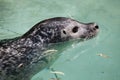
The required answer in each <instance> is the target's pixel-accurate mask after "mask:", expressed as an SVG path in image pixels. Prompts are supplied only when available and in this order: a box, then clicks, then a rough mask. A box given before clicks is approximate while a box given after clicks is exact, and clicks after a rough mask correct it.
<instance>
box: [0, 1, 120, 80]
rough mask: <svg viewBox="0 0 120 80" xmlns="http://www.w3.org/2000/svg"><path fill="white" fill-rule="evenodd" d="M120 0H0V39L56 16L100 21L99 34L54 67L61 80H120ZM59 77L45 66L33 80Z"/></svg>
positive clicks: (71, 48) (61, 58)
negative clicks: (58, 72)
mask: <svg viewBox="0 0 120 80" xmlns="http://www.w3.org/2000/svg"><path fill="white" fill-rule="evenodd" d="M119 3H120V0H73V1H72V0H20V1H18V0H0V39H4V38H12V37H15V36H20V35H22V34H23V33H25V32H26V31H27V30H29V29H30V28H31V27H32V26H33V25H34V24H36V23H37V22H39V21H41V20H43V19H47V18H51V17H56V16H63V17H71V18H74V19H76V20H78V21H81V22H86V23H87V22H96V23H97V24H98V25H99V26H100V33H99V35H98V36H97V37H96V38H94V39H92V40H88V41H85V42H80V43H79V44H73V45H72V46H71V47H70V48H69V49H66V50H65V51H64V52H63V53H61V54H62V55H61V57H60V58H59V59H58V60H57V61H56V62H55V63H54V64H53V65H52V66H51V67H53V68H54V69H55V70H57V71H61V72H63V73H64V74H65V75H64V76H63V75H58V77H60V78H61V80H120V71H119V68H120V62H119V61H120V47H119V45H120V42H119V41H120V9H119ZM50 78H55V76H54V75H53V74H52V73H50V71H49V70H47V69H45V70H43V71H41V72H39V73H38V74H36V75H35V76H34V77H33V78H32V80H50Z"/></svg>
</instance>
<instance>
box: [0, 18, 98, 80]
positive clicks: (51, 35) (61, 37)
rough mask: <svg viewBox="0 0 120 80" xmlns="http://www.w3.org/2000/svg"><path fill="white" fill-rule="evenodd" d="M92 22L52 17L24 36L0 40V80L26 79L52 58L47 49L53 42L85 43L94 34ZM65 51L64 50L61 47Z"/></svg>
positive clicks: (51, 52) (95, 30)
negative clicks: (78, 41) (82, 41)
mask: <svg viewBox="0 0 120 80" xmlns="http://www.w3.org/2000/svg"><path fill="white" fill-rule="evenodd" d="M98 28H99V27H98V25H97V24H96V23H80V22H78V21H76V20H73V19H70V18H65V17H56V18H51V19H47V20H44V21H41V22H39V23H38V24H36V25H35V26H33V27H32V28H31V29H30V30H29V31H28V32H26V33H25V34H24V35H22V36H20V37H17V38H13V39H4V40H1V41H0V80H30V79H31V77H32V76H33V75H34V74H36V73H37V72H39V71H40V70H42V69H44V68H46V67H48V66H49V65H51V63H52V62H53V61H54V60H55V59H56V57H57V56H56V55H55V54H53V52H55V53H56V52H57V51H58V52H57V54H58V53H59V52H61V51H62V50H60V51H59V49H58V50H56V49H55V50H54V49H53V50H49V48H50V47H51V46H54V44H55V43H59V42H61V43H60V45H64V43H62V42H66V41H69V40H73V39H74V40H75V39H79V40H84V39H85V40H86V39H90V38H92V37H94V36H96V34H97V33H98ZM64 48H65V47H64Z"/></svg>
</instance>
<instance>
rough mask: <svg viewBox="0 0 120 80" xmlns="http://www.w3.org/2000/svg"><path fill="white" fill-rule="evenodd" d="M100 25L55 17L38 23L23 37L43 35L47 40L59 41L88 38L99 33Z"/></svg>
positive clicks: (50, 41)
mask: <svg viewBox="0 0 120 80" xmlns="http://www.w3.org/2000/svg"><path fill="white" fill-rule="evenodd" d="M98 31H99V27H98V25H97V24H96V23H94V22H93V23H81V22H79V21H76V20H73V19H70V18H66V17H55V18H51V19H47V20H44V21H42V22H40V23H38V24H36V25H35V26H34V27H33V28H32V29H31V30H30V31H28V32H27V33H26V34H25V35H23V37H27V36H32V37H33V36H34V37H35V36H41V37H42V39H44V41H45V42H48V43H57V42H63V41H68V40H71V39H80V40H86V39H90V38H92V37H94V36H96V35H97V33H98Z"/></svg>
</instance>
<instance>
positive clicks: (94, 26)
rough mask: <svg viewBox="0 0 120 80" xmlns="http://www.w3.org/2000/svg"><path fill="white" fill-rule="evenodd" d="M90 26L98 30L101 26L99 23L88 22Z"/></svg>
mask: <svg viewBox="0 0 120 80" xmlns="http://www.w3.org/2000/svg"><path fill="white" fill-rule="evenodd" d="M88 26H90V28H91V29H94V30H97V29H99V26H98V25H97V23H94V22H93V23H88Z"/></svg>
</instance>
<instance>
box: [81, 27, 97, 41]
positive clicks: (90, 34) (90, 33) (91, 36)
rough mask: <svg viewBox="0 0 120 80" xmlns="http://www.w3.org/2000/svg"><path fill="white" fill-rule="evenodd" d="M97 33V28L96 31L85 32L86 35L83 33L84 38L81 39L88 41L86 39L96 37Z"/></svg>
mask: <svg viewBox="0 0 120 80" xmlns="http://www.w3.org/2000/svg"><path fill="white" fill-rule="evenodd" d="M98 33H99V29H98V26H97V29H93V30H89V31H87V33H85V36H83V37H84V38H83V37H82V38H83V39H84V40H88V39H91V38H94V37H96V36H97V35H98Z"/></svg>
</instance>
